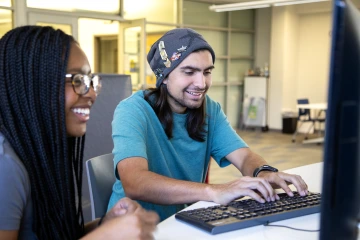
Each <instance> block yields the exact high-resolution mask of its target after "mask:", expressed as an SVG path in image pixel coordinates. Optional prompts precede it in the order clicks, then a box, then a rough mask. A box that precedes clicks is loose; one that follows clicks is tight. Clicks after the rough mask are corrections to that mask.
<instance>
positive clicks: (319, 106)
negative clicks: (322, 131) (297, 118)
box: [296, 103, 327, 144]
mask: <svg viewBox="0 0 360 240" xmlns="http://www.w3.org/2000/svg"><path fill="white" fill-rule="evenodd" d="M296 108H297V109H300V108H302V109H314V110H315V111H326V109H327V103H309V104H298V105H296ZM315 115H316V113H315ZM323 142H324V137H319V138H314V139H309V140H304V141H303V143H304V144H306V143H323Z"/></svg>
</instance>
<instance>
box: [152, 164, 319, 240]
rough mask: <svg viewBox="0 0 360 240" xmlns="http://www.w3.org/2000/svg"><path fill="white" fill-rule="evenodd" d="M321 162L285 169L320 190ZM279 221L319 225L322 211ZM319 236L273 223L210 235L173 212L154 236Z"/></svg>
mask: <svg viewBox="0 0 360 240" xmlns="http://www.w3.org/2000/svg"><path fill="white" fill-rule="evenodd" d="M322 166H323V165H322V163H315V164H311V165H307V166H302V167H298V168H293V169H290V170H288V171H285V172H289V173H293V174H298V175H301V177H302V178H303V179H304V180H305V182H306V183H307V184H308V186H309V190H310V191H313V192H321V182H322ZM292 189H294V188H292ZM294 190H295V189H294ZM211 205H215V204H214V203H211V202H204V201H199V202H197V203H195V204H193V205H191V206H190V207H188V208H186V209H185V210H190V209H194V208H200V207H207V206H211ZM274 224H275V223H274ZM276 224H280V225H286V226H291V227H295V228H301V229H319V226H320V214H319V213H316V214H311V215H307V216H303V217H298V218H293V219H289V220H284V221H279V222H276ZM318 238H319V232H303V231H295V230H291V229H287V228H282V227H270V226H266V227H265V226H256V227H251V228H247V229H242V230H236V231H231V232H227V233H220V234H217V235H211V234H209V233H207V232H205V231H203V230H201V229H198V228H195V227H193V226H190V225H188V224H186V223H183V222H181V221H179V220H176V219H175V217H174V215H173V216H171V217H169V218H168V219H166V220H164V221H163V222H161V223H159V225H158V229H157V231H156V233H155V239H157V240H205V239H206V240H208V239H211V240H212V239H214V240H215V239H217V240H218V239H226V240H235V239H241V240H261V239H263V240H265V239H266V240H269V239H274V240H289V239H292V240H304V239H305V240H315V239H316V240H317V239H318Z"/></svg>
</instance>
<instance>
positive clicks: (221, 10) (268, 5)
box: [214, 4, 271, 12]
mask: <svg viewBox="0 0 360 240" xmlns="http://www.w3.org/2000/svg"><path fill="white" fill-rule="evenodd" d="M270 6H271V5H270V4H263V5H252V6H244V7H233V8H231V10H229V9H228V8H220V9H215V10H214V11H215V12H227V11H237V10H247V9H256V8H267V7H270Z"/></svg>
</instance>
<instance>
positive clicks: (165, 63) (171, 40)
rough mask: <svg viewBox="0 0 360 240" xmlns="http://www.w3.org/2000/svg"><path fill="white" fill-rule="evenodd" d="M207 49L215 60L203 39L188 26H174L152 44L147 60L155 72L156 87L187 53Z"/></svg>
mask: <svg viewBox="0 0 360 240" xmlns="http://www.w3.org/2000/svg"><path fill="white" fill-rule="evenodd" d="M200 49H207V50H209V51H210V53H211V55H212V59H213V63H214V62H215V53H214V50H213V49H212V48H211V46H210V45H209V44H208V43H207V42H206V41H205V39H204V38H203V37H202V36H201V35H200V34H199V33H197V32H195V31H194V30H192V29H190V28H176V29H173V30H170V31H168V32H167V33H165V34H164V35H163V36H162V37H161V38H160V39H159V40H157V41H156V42H155V43H154V44H153V45H152V46H151V49H150V51H149V53H148V55H147V61H148V63H149V65H150V67H151V69H152V71H153V72H154V73H155V76H156V87H159V86H160V85H161V83H162V81H163V80H164V79H165V78H166V77H167V76H168V75H169V73H170V72H171V71H172V70H174V69H175V68H176V67H177V66H178V65H179V64H180V63H181V62H182V61H183V60H184V59H185V58H186V57H187V56H188V55H189V54H191V53H192V52H194V51H196V50H200Z"/></svg>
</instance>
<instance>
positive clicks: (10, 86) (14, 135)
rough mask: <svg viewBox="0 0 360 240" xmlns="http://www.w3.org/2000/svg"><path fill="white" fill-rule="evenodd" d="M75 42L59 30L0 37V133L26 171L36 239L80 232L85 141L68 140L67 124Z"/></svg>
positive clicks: (27, 30) (14, 32)
mask: <svg viewBox="0 0 360 240" xmlns="http://www.w3.org/2000/svg"><path fill="white" fill-rule="evenodd" d="M73 42H75V40H74V39H73V38H72V37H71V36H69V35H67V34H65V33H64V32H62V31H61V30H54V29H53V28H51V27H40V26H23V27H18V28H15V29H13V30H11V31H9V32H8V33H7V34H5V35H4V36H3V37H2V38H1V39H0V104H1V105H0V132H1V133H3V135H4V136H5V137H6V139H7V140H8V141H9V142H10V144H11V146H12V147H13V149H14V150H15V152H16V154H17V155H18V156H19V158H20V159H21V161H22V162H23V164H24V166H25V168H26V170H27V172H28V175H29V178H30V184H31V196H32V202H33V231H34V232H35V234H36V235H37V237H38V238H39V239H75V238H79V237H81V236H82V235H83V232H84V219H83V213H82V207H81V185H82V172H83V169H82V166H83V162H82V158H83V149H84V140H85V137H78V138H75V137H68V136H67V133H66V125H65V74H66V68H67V63H68V58H69V52H70V46H71V44H72V43H73Z"/></svg>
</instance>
